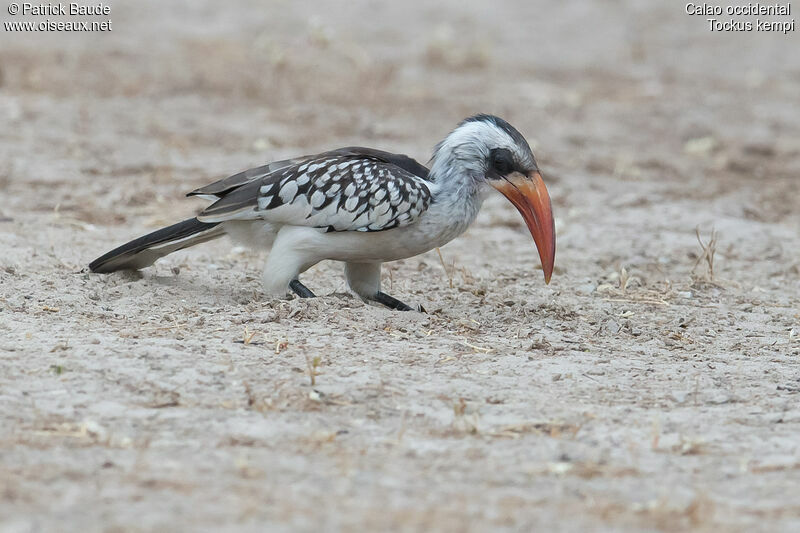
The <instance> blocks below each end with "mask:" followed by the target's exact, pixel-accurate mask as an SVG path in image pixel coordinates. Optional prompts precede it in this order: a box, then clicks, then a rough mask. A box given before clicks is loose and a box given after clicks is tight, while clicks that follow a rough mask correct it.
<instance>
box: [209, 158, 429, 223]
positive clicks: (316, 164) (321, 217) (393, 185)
mask: <svg viewBox="0 0 800 533" xmlns="http://www.w3.org/2000/svg"><path fill="white" fill-rule="evenodd" d="M401 157H404V156H401ZM407 159H408V160H409V161H413V160H412V159H410V158H407ZM414 163H415V164H416V165H418V167H419V168H421V169H425V167H423V166H422V165H419V163H416V162H415V161H414ZM404 166H405V165H404ZM412 169H413V170H416V169H415V168H414V167H412ZM418 174H419V172H417V173H413V172H410V171H409V170H406V169H405V168H402V167H400V166H398V165H396V164H393V163H390V162H387V161H385V160H382V159H381V158H379V157H376V156H375V155H373V154H364V153H354V152H353V149H346V150H337V151H334V152H328V153H325V154H320V155H319V156H316V157H313V158H309V159H305V160H303V161H302V162H300V163H295V164H291V165H288V166H285V167H282V168H278V169H277V170H274V171H272V172H270V173H268V174H266V175H264V176H263V177H261V178H255V179H252V180H250V181H246V182H245V183H244V184H243V185H241V186H239V187H237V188H234V189H233V190H230V191H229V192H226V193H225V195H224V196H223V197H222V198H221V199H220V200H218V201H217V202H215V203H214V204H212V205H210V206H209V207H208V208H206V209H205V210H204V211H203V212H201V213H200V214H199V215H198V217H197V218H198V220H200V221H203V222H221V221H225V220H242V219H244V220H256V219H263V220H266V221H268V222H275V223H282V224H293V225H298V226H310V227H316V228H325V229H327V230H328V231H383V230H387V229H390V228H395V227H401V226H405V225H408V224H410V223H411V222H413V221H414V220H416V219H417V217H419V215H421V214H422V213H423V212H424V211H425V210H426V209H427V208H428V205H429V204H430V199H431V195H430V190H429V189H428V185H427V182H426V180H425V179H424V178H423V177H421V176H420V175H418ZM223 181H224V180H223ZM200 190H202V189H200Z"/></svg>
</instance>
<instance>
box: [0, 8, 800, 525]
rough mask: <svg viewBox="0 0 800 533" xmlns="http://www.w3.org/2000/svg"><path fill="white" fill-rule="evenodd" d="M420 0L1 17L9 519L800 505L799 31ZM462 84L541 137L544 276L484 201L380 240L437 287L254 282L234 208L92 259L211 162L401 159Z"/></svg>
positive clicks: (252, 255)
mask: <svg viewBox="0 0 800 533" xmlns="http://www.w3.org/2000/svg"><path fill="white" fill-rule="evenodd" d="M414 4H415V3H413V2H412V3H411V4H409V3H408V2H404V3H403V5H398V6H394V5H389V4H386V5H379V4H375V3H372V2H368V1H366V0H359V1H356V2H352V3H350V4H348V5H347V6H346V7H342V6H333V5H319V6H314V8H313V12H312V8H311V7H310V6H307V5H304V4H302V3H289V2H277V3H275V4H274V5H272V4H269V5H268V6H266V7H265V6H264V5H263V4H261V3H256V2H242V3H241V4H237V6H236V7H234V6H230V7H225V8H224V9H223V8H221V7H220V6H218V5H217V4H216V3H213V2H188V1H183V2H170V3H169V4H168V5H162V4H161V3H158V2H154V1H152V2H151V1H142V2H136V3H126V4H122V3H118V2H114V3H112V6H113V8H112V19H113V21H114V31H113V32H112V33H111V34H105V35H100V34H76V35H70V36H67V35H63V34H24V35H23V34H11V33H8V32H5V33H3V34H1V35H0V69H1V71H2V77H1V78H0V79H2V85H0V117H1V120H0V188H2V192H3V202H2V204H1V205H0V530H2V531H13V532H17V531H20V532H26V531H53V530H59V531H66V530H69V531H165V530H171V531H189V530H191V531H198V530H209V531H220V530H242V531H263V530H264V529H267V528H269V529H271V530H301V531H311V530H379V529H397V530H442V531H470V530H471V531H487V530H519V531H530V530H539V531H588V530H592V531H681V530H687V529H695V530H701V531H720V530H722V531H796V530H797V529H798V528H800V499H799V497H798V494H800V405H799V403H798V402H799V400H800V340H799V339H800V308H799V306H798V300H799V299H800V282H799V281H798V279H799V278H800V252H798V250H800V215H799V214H798V213H800V209H799V208H800V185H798V184H799V183H800V181H798V175H799V174H800V127H798V124H800V106H798V96H797V95H798V94H800V56H798V55H797V54H790V53H789V50H794V49H796V44H797V37H796V36H795V35H794V34H790V35H787V36H782V35H780V36H775V35H756V34H748V35H741V34H712V33H709V32H707V31H706V29H705V25H704V24H705V23H704V22H703V21H698V20H694V19H693V18H691V17H688V16H687V15H685V14H684V12H683V8H682V6H677V5H675V6H671V5H669V4H670V3H667V2H663V3H660V4H659V5H657V6H654V5H653V3H650V2H647V3H645V2H636V1H633V0H625V1H620V2H614V3H613V5H612V4H606V3H599V2H598V3H596V4H591V5H590V4H588V3H578V2H565V3H562V4H560V5H557V6H555V5H551V4H549V3H545V2H512V3H508V4H504V5H503V6H502V7H498V6H494V5H490V4H485V5H484V4H478V3H475V4H463V3H461V2H455V1H454V0H453V1H448V2H444V3H441V4H439V5H437V6H436V7H431V6H427V7H424V6H423V4H422V3H421V2H420V3H419V6H416V5H414ZM363 20H368V21H370V24H369V25H364V24H360V21H363ZM509 20H512V21H527V23H524V24H522V28H520V29H522V30H531V31H506V30H508V21H509ZM545 20H546V21H547V23H543V22H542V21H545ZM409 27H415V28H416V30H415V34H414V35H410V34H409V33H407V32H406V31H404V30H403V28H409ZM533 30H535V31H533ZM792 47H794V48H792ZM734 58H735V59H734ZM731 61H735V63H736V68H732V67H731ZM478 111H487V112H494V113H497V114H499V115H501V116H504V117H506V118H507V119H508V120H509V121H511V122H512V123H513V124H515V125H516V126H517V127H518V128H519V129H520V130H521V131H522V132H523V133H525V134H526V135H527V136H528V138H529V139H530V140H531V143H532V145H533V147H534V150H535V151H536V153H537V155H538V157H539V159H540V163H541V166H542V168H543V170H544V174H545V179H546V181H547V183H548V186H549V188H550V193H551V195H552V197H553V202H554V211H555V213H556V218H557V226H558V252H557V258H556V265H557V268H556V272H555V275H554V277H553V282H552V283H551V285H549V286H546V285H544V283H543V281H542V275H541V270H540V269H539V267H538V258H537V255H536V251H535V248H534V246H533V243H532V242H531V239H530V236H529V235H527V232H526V230H525V228H524V226H523V224H522V221H521V219H520V218H519V216H518V215H517V213H516V212H515V211H514V209H513V207H511V206H510V205H508V204H507V203H506V202H505V201H504V200H502V199H501V198H493V199H491V200H490V201H489V202H487V204H486V205H485V207H484V210H483V212H482V214H481V216H480V218H479V220H478V221H477V223H476V224H475V225H474V226H473V227H472V228H471V229H470V230H469V231H468V233H467V234H465V235H464V236H463V237H461V238H459V239H458V240H456V241H454V242H452V243H451V244H449V245H447V246H446V247H444V248H443V249H442V250H441V253H442V259H440V257H439V256H438V254H437V253H436V252H435V251H434V252H430V253H428V254H425V255H423V256H420V257H417V258H413V259H409V260H406V261H400V262H397V263H393V264H390V265H388V266H387V268H385V270H384V286H385V287H387V288H388V292H390V293H391V294H393V295H396V296H397V297H399V298H401V299H403V300H406V301H408V302H409V303H420V304H422V305H424V307H425V308H426V309H427V310H428V313H427V314H421V313H413V312H412V313H396V312H391V311H388V310H386V309H384V308H381V307H376V306H370V305H366V304H364V303H362V302H361V301H359V300H357V299H356V298H354V297H352V296H351V295H349V294H347V292H346V287H345V284H344V281H343V278H342V276H341V268H340V267H339V266H338V265H336V264H321V265H318V266H317V267H315V268H313V269H312V270H311V271H310V272H308V273H307V274H306V275H305V277H304V278H303V279H304V281H305V282H306V283H307V284H308V285H309V287H311V288H312V289H313V290H315V292H317V294H319V295H320V297H319V298H317V299H313V300H296V299H295V300H283V301H272V300H268V299H265V298H264V297H263V296H262V295H261V293H260V286H259V275H260V268H261V265H262V264H263V257H262V256H259V255H258V253H256V252H252V251H249V250H244V249H240V248H236V247H234V246H233V245H231V243H229V242H226V241H216V242H214V243H210V244H207V245H204V246H201V247H197V248H194V249H191V250H187V251H185V252H181V253H177V254H174V255H172V256H169V257H168V258H165V259H164V260H162V261H160V262H159V263H158V264H157V265H156V266H155V267H153V268H150V269H147V270H145V271H143V272H142V273H141V274H114V275H108V276H102V275H93V274H89V273H87V271H86V268H85V267H86V265H87V263H88V262H89V261H90V260H92V259H93V258H95V257H96V256H98V255H99V254H101V253H103V252H105V251H107V250H108V249H110V248H111V247H113V246H116V245H118V244H120V243H121V242H123V241H125V240H127V239H129V238H133V237H135V236H138V235H140V234H142V233H144V232H147V231H150V230H152V229H154V228H157V227H159V226H161V225H165V224H168V223H171V222H173V221H176V220H179V219H181V218H184V217H186V216H190V215H191V214H192V213H194V212H196V211H197V210H199V209H200V208H201V207H202V205H201V203H200V202H198V201H197V200H190V199H185V198H183V194H184V193H185V192H187V191H189V190H192V189H194V188H195V187H197V186H201V185H204V184H206V183H208V182H210V181H212V180H214V179H218V178H220V177H223V176H225V175H227V174H230V173H233V172H235V171H238V170H242V169H244V168H247V167H250V166H255V165H258V164H263V162H265V161H268V160H272V159H277V158H281V157H286V156H292V155H297V154H302V153H313V152H315V151H319V150H323V149H326V148H334V147H337V146H346V145H352V144H361V145H368V146H375V147H379V148H386V149H390V150H396V151H402V152H405V153H408V154H410V155H412V156H414V157H417V158H418V159H420V160H422V161H425V160H426V159H427V156H428V155H429V153H430V150H431V147H432V146H433V145H434V144H435V143H436V142H437V141H438V140H439V139H440V138H441V137H443V136H444V135H445V134H446V133H447V132H448V131H449V129H450V128H452V127H453V126H454V125H455V124H456V123H457V121H458V120H460V119H461V118H463V117H464V116H467V115H469V114H471V113H475V112H478ZM696 231H699V237H700V241H701V242H702V243H703V246H701V244H700V242H699V241H698V235H696ZM712 234H713V235H714V236H715V237H716V239H715V242H714V243H712V244H711V245H709V241H710V240H711V239H712ZM712 252H713V261H709V260H710V259H711V257H710V256H711V253H712ZM711 266H713V272H712V270H711V268H710V267H711Z"/></svg>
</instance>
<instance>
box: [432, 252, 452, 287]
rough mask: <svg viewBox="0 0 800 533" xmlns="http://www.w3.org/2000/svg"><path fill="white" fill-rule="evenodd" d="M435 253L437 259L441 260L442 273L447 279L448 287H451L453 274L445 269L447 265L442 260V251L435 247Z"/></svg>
mask: <svg viewBox="0 0 800 533" xmlns="http://www.w3.org/2000/svg"><path fill="white" fill-rule="evenodd" d="M436 253H437V254H439V261H441V262H442V268H443V269H444V273H445V275H446V276H447V281H448V282H450V288H451V289H452V288H453V276H452V274H451V273H450V271H449V270H448V269H447V265H446V264H445V262H444V256H442V251H441V250H440V249H439V248H437V249H436Z"/></svg>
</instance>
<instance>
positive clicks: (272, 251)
mask: <svg viewBox="0 0 800 533" xmlns="http://www.w3.org/2000/svg"><path fill="white" fill-rule="evenodd" d="M492 189H496V190H498V191H500V192H501V193H502V194H503V195H505V197H506V198H508V200H510V201H511V203H512V204H514V206H515V207H516V208H517V210H519V212H520V214H522V217H523V219H524V220H525V223H526V224H527V226H528V229H529V230H530V232H531V235H532V236H533V240H534V241H535V243H536V246H537V248H538V250H539V257H540V259H541V262H542V269H543V271H544V279H545V282H546V283H549V282H550V276H551V274H552V272H553V261H554V257H555V229H554V223H553V214H552V211H551V207H550V197H549V195H548V192H547V189H546V188H545V185H544V182H543V181H542V177H541V175H540V174H539V168H538V166H537V164H536V159H535V158H534V156H533V152H532V151H531V148H530V146H528V142H527V141H526V140H525V138H524V137H523V136H522V135H521V134H520V133H519V132H518V131H517V130H516V129H514V127H513V126H511V125H510V124H509V123H508V122H506V121H505V120H503V119H501V118H499V117H496V116H493V115H484V114H481V115H475V116H473V117H470V118H467V119H465V120H464V121H463V122H461V123H460V124H459V125H458V127H456V129H454V130H453V131H452V132H451V133H450V134H449V135H448V136H447V137H446V138H445V139H444V140H443V141H442V142H440V143H439V144H438V145H437V146H436V148H435V149H434V153H433V157H432V158H431V161H430V169H428V168H426V167H425V166H423V165H421V164H420V163H418V162H417V161H415V160H414V159H411V158H410V157H407V156H405V155H399V154H393V153H389V152H384V151H381V150H374V149H371V148H360V147H349V148H341V149H338V150H332V151H329V152H323V153H320V154H317V155H309V156H305V157H300V158H296V159H287V160H284V161H277V162H273V163H269V164H267V165H264V166H261V167H258V168H253V169H250V170H246V171H244V172H241V173H239V174H236V175H233V176H231V177H229V178H226V179H223V180H221V181H217V182H215V183H212V184H211V185H208V186H206V187H201V188H200V189H197V190H194V191H192V192H190V193H189V194H188V195H187V196H199V197H202V198H206V199H209V200H211V201H213V203H212V204H211V205H209V206H208V207H206V208H205V209H204V210H203V211H202V212H200V214H198V215H197V216H196V217H194V218H190V219H188V220H184V221H183V222H179V223H177V224H174V225H172V226H169V227H166V228H163V229H160V230H158V231H155V232H153V233H150V234H148V235H145V236H143V237H139V238H138V239H135V240H133V241H131V242H129V243H127V244H123V245H122V246H120V247H119V248H116V249H114V250H112V251H110V252H108V253H107V254H105V255H103V256H102V257H99V258H98V259H96V260H94V261H93V262H92V263H91V264H90V265H89V268H90V269H91V270H92V272H101V273H107V272H114V271H117V270H137V269H140V268H144V267H146V266H149V265H151V264H153V263H154V262H155V261H156V260H157V259H158V258H160V257H163V256H165V255H167V254H169V253H172V252H174V251H176V250H181V249H183V248H186V247H188V246H193V245H195V244H198V243H201V242H205V241H209V240H211V239H216V238H217V237H221V236H222V235H226V234H227V235H230V236H232V237H233V238H234V239H236V240H240V241H244V243H246V244H248V245H251V246H253V247H256V248H266V249H269V256H268V258H267V262H266V265H265V267H264V274H263V277H262V279H263V284H264V290H265V291H266V292H267V293H268V294H270V295H285V294H286V293H287V292H288V291H289V290H291V291H293V292H294V293H296V294H297V295H298V296H300V297H304V298H305V297H313V296H314V294H313V293H312V292H311V291H310V290H309V289H308V288H307V287H306V286H305V285H303V284H302V283H300V281H299V279H298V277H299V275H300V274H301V273H302V272H304V271H306V270H307V269H308V268H310V267H311V266H313V265H315V264H316V263H318V262H320V261H322V260H325V259H330V260H335V261H343V262H344V263H345V276H346V278H347V283H348V285H349V286H350V288H351V289H352V290H353V292H355V293H356V294H358V295H359V296H360V297H362V298H363V299H365V300H371V301H375V302H378V303H381V304H384V305H386V306H388V307H390V308H392V309H397V310H402V311H407V310H410V309H411V308H410V307H409V306H408V305H406V304H404V303H403V302H401V301H399V300H397V299H395V298H393V297H391V296H389V295H388V294H385V293H383V292H381V264H382V263H384V262H387V261H395V260H398V259H404V258H407V257H412V256H415V255H418V254H421V253H423V252H427V251H428V250H431V249H433V248H436V247H439V246H442V245H444V244H445V243H447V242H449V241H450V240H452V239H453V238H455V237H457V236H458V235H460V234H461V233H463V232H464V230H466V229H467V227H468V226H469V225H470V224H471V223H472V221H473V220H475V217H476V216H477V215H478V211H479V210H480V207H481V204H482V203H483V200H484V198H486V197H487V195H488V194H489V193H490V192H491V191H492Z"/></svg>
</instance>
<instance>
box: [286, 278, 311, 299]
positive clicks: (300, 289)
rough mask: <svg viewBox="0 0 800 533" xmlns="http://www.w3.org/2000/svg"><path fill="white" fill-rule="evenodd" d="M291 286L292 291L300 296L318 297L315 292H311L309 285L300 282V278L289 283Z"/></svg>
mask: <svg viewBox="0 0 800 533" xmlns="http://www.w3.org/2000/svg"><path fill="white" fill-rule="evenodd" d="M289 288H290V289H292V292H294V293H295V294H296V295H298V296H299V297H300V298H316V296H315V295H314V293H313V292H311V290H310V289H309V288H308V287H306V286H305V285H303V284H302V283H300V281H299V280H296V279H293V280H292V281H291V282H290V283H289Z"/></svg>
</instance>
